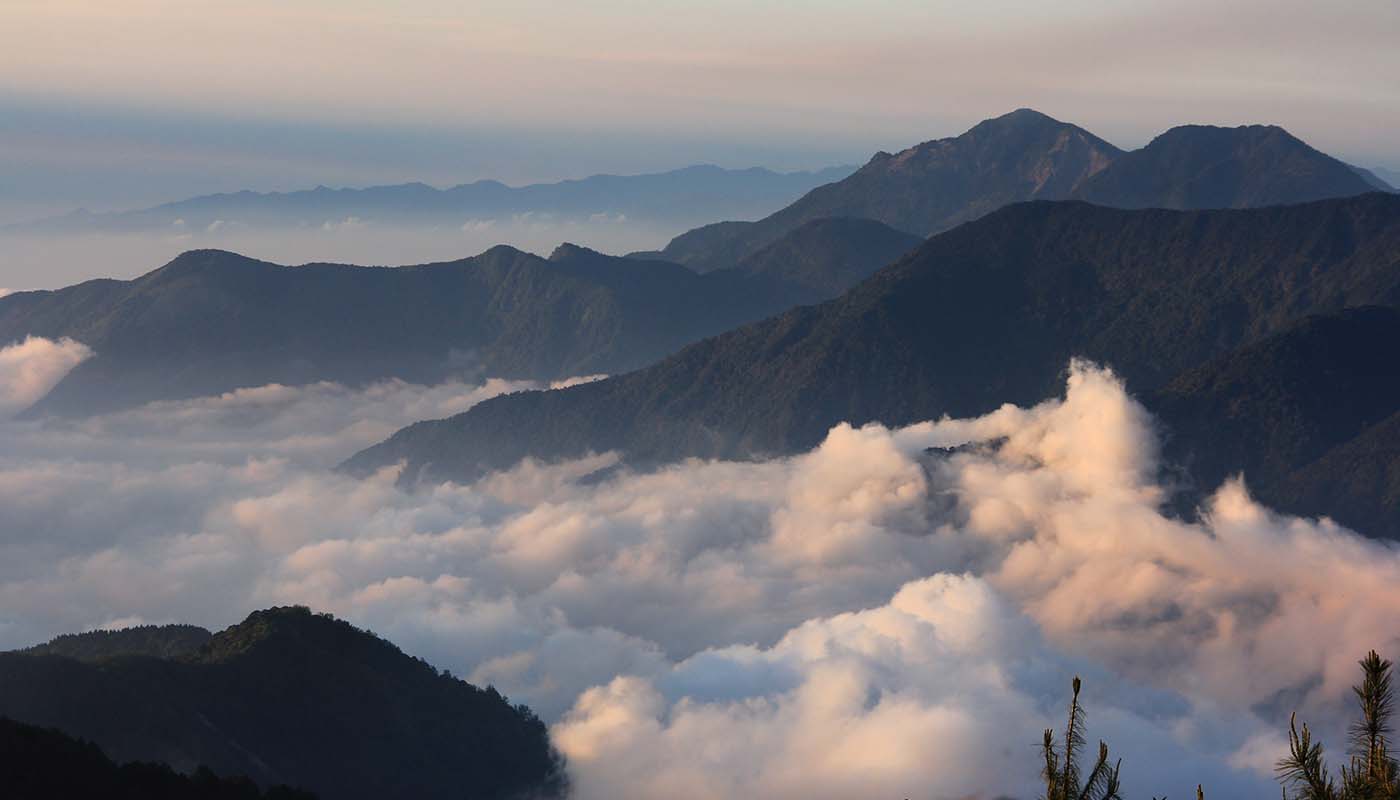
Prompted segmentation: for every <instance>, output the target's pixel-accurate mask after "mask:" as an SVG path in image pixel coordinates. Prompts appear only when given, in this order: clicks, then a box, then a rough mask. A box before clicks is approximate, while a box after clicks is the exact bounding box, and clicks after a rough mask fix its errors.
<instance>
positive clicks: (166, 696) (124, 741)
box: [0, 608, 565, 800]
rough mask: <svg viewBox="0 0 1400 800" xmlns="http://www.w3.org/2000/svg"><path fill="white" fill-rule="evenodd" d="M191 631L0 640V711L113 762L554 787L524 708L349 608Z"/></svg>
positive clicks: (488, 791)
mask: <svg viewBox="0 0 1400 800" xmlns="http://www.w3.org/2000/svg"><path fill="white" fill-rule="evenodd" d="M190 633H191V632H190V630H189V626H174V627H171V628H163V627H162V628H145V629H140V630H138V632H137V633H136V634H133V635H123V634H121V633H118V634H104V633H95V634H81V635H79V636H76V637H65V638H64V639H62V640H59V642H57V643H54V644H51V645H50V646H48V647H40V648H35V649H32V650H29V651H18V652H10V653H0V716H3V717H9V718H10V719H12V720H15V721H17V722H20V723H24V724H26V725H36V726H43V727H51V728H56V729H58V730H61V731H63V732H64V733H66V734H68V735H70V736H76V737H80V738H83V739H86V740H90V741H91V742H93V743H95V744H96V745H98V746H99V747H101V748H102V750H103V751H105V753H106V754H107V755H108V756H110V757H111V758H112V759H114V760H116V761H146V762H162V763H165V764H169V765H171V766H173V767H174V768H176V769H178V770H181V771H184V772H189V771H192V770H194V769H195V768H196V767H198V766H200V765H203V766H206V767H208V768H210V769H212V770H213V771H214V772H216V773H218V774H220V775H246V776H248V777H250V778H252V779H253V780H255V781H257V783H258V784H260V785H263V786H268V785H274V784H286V785H290V786H298V787H301V788H304V789H307V790H310V791H313V792H315V793H316V794H318V795H319V796H320V797H322V798H327V800H329V799H331V798H385V797H419V798H449V797H450V798H461V797H479V798H513V797H522V796H530V797H551V796H557V795H559V794H560V793H562V792H563V790H564V789H565V778H564V773H563V766H562V761H561V758H560V756H559V755H558V754H557V753H556V752H555V751H554V750H553V748H552V747H551V746H550V744H549V739H548V735H547V733H546V730H545V726H544V724H543V723H542V722H540V720H539V719H537V718H536V717H535V716H534V715H533V714H532V713H530V711H529V710H528V709H526V708H524V707H523V706H513V705H511V704H510V703H509V702H508V701H507V700H506V699H505V698H504V697H502V696H501V695H500V694H498V693H497V692H496V691H495V690H494V689H489V688H488V689H480V688H477V687H475V686H472V685H470V684H467V683H465V682H463V681H461V680H458V679H456V678H453V677H451V676H450V675H448V674H446V673H440V672H438V671H437V670H436V669H434V668H433V667H431V666H430V665H428V664H426V663H425V662H423V661H420V660H418V659H415V658H412V657H410V656H408V655H405V654H404V653H403V652H401V651H400V650H399V649H398V648H396V647H394V646H393V645H392V644H390V643H388V642H386V641H384V640H382V639H380V638H378V637H376V636H374V635H373V634H371V633H368V632H365V631H361V630H358V629H356V628H354V627H352V626H351V625H349V624H348V623H345V622H341V621H338V620H335V619H332V618H330V617H328V616H325V615H320V614H313V613H311V612H310V611H308V610H306V609H304V608H274V609H269V610H266V611H259V612H255V613H253V614H251V615H250V616H249V617H248V618H247V619H246V620H245V621H243V622H242V623H240V624H238V625H234V626H233V627H230V628H228V629H227V630H224V631H222V632H219V633H217V634H207V635H206V636H204V637H191V635H190ZM206 633H207V632H206ZM195 639H202V641H201V642H198V643H196V641H195ZM0 733H3V729H0Z"/></svg>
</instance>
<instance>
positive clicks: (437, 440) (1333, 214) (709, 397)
mask: <svg viewBox="0 0 1400 800" xmlns="http://www.w3.org/2000/svg"><path fill="white" fill-rule="evenodd" d="M1364 304H1381V305H1396V304H1400V197H1397V196H1394V195H1385V194H1369V195H1363V196H1358V197H1352V198H1346V199H1340V200H1326V201H1319V202H1315V203H1308V204H1303V205H1296V206H1285V207H1273V208H1264V209H1254V210H1239V211H1235V210H1216V211H1191V212H1182V211H1166V210H1145V211H1124V210H1116V209H1109V208H1103V207H1098V206H1090V205H1087V204H1082V203H1026V204H1020V205H1016V206H1011V207H1009V208H1006V209H1003V210H1001V211H999V212H996V213H994V214H991V215H989V216H987V217H985V218H983V219H981V220H978V221H977V222H974V223H970V224H967V225H964V226H962V227H960V228H957V229H954V230H952V231H949V232H947V233H944V234H941V235H939V236H936V237H934V238H933V239H931V240H929V241H928V243H926V244H925V245H924V246H923V247H921V248H920V249H919V250H917V251H915V252H914V253H913V254H911V255H909V256H907V257H905V258H904V259H902V260H901V261H899V262H897V263H895V264H893V265H891V266H890V267H887V268H885V269H884V270H881V271H880V272H878V273H877V274H876V275H875V276H874V277H872V278H871V279H869V280H867V281H866V282H864V283H862V284H861V285H859V286H857V287H856V288H855V289H853V290H851V291H849V292H847V293H846V294H845V295H843V296H841V297H840V298H838V299H836V300H833V301H831V302H828V303H825V304H823V305H820V306H814V307H807V308H799V309H796V310H793V311H790V312H788V313H785V314H783V315H780V316H778V317H774V318H772V319H769V320H765V321H763V322H761V323H757V324H754V325H750V326H747V327H744V328H741V329H739V330H737V331H733V332H731V333H727V334H724V335H721V336H718V337H715V338H713V339H709V340H706V341H704V342H701V343H698V344H695V345H692V346H691V347H688V348H686V349H685V350H683V351H681V352H680V353H678V354H676V355H674V356H672V357H670V358H667V359H665V360H663V361H662V362H660V363H658V364H656V365H655V366H652V367H649V368H647V369H644V370H640V371H638V372H634V373H631V374H628V375H622V376H618V377H615V378H612V379H609V380H606V381H600V382H598V383H594V384H590V385H587V386H579V387H575V388H572V389H568V390H565V391H557V392H531V393H521V394H516V395H510V396H506V397H500V398H496V399H493V400H490V401H487V402H485V403H482V404H481V405H479V406H477V407H475V408H473V409H471V410H470V411H468V412H466V413H464V414H460V415H458V416H456V417H452V418H450V419H447V420H441V421H435V422H424V423H419V424H417V425H413V426H410V427H408V428H405V429H404V430H402V431H400V432H399V433H398V434H396V435H395V436H393V437H392V438H390V439H389V440H387V441H386V442H384V443H381V444H379V445H376V446H375V447H373V448H370V449H368V450H366V451H363V452H361V453H360V454H358V455H357V456H355V457H354V458H352V459H351V460H350V461H348V462H347V464H346V468H347V469H349V470H350V471H352V472H356V473H363V472H367V471H369V470H372V469H373V468H376V467H379V466H383V465H386V464H392V463H395V462H398V461H403V462H406V464H407V469H406V471H405V473H404V480H405V481H406V482H413V481H417V480H427V481H434V480H439V479H456V480H465V479H471V478H474V477H476V476H478V475H480V474H481V473H482V472H483V471H485V470H489V469H495V468H501V467H506V466H509V465H511V464H514V463H515V462H517V461H518V460H519V459H520V458H522V457H525V456H534V457H539V458H544V459H554V458H568V457H575V456H580V455H583V454H585V453H588V452H601V451H606V450H619V451H622V452H623V453H625V454H626V455H627V456H628V457H629V458H630V459H631V460H633V461H634V462H635V463H639V464H645V463H653V462H659V461H667V460H672V459H676V458H681V457H686V456H701V457H729V458H747V457H755V456H764V455H770V454H781V453H791V452H796V451H800V450H803V449H807V448H810V447H812V446H814V445H815V444H817V443H818V442H820V441H821V439H822V438H823V437H824V436H825V434H826V432H827V430H828V429H829V428H830V427H831V426H832V425H834V424H836V423H837V422H841V421H848V422H851V423H853V424H861V423H864V422H869V421H880V422H884V423H886V424H890V425H901V424H906V423H910V422H914V421H917V420H923V419H933V418H937V417H939V416H941V415H943V414H951V415H954V416H969V415H974V414H980V413H983V412H986V411H989V410H991V409H993V408H995V407H997V406H998V405H1000V404H1002V403H1005V402H1014V403H1019V404H1027V403H1034V402H1037V401H1039V400H1041V399H1043V398H1045V397H1049V396H1052V395H1054V394H1056V393H1058V392H1059V391H1060V390H1061V381H1062V380H1063V374H1064V370H1065V366H1066V364H1067V363H1068V361H1069V360H1070V359H1071V358H1072V357H1076V356H1083V357H1088V358H1091V359H1094V360H1097V361H1100V362H1103V363H1106V364H1109V365H1111V366H1113V368H1114V369H1115V370H1117V371H1118V373H1119V374H1120V375H1122V376H1124V377H1125V378H1126V380H1127V382H1128V385H1129V387H1130V389H1131V390H1132V391H1134V392H1135V393H1139V394H1141V393H1147V392H1152V391H1154V390H1156V389H1159V388H1161V387H1164V386H1166V385H1167V384H1168V383H1170V382H1171V380H1172V379H1173V378H1175V377H1176V376H1177V375H1178V374H1179V373H1181V372H1183V371H1185V370H1188V369H1191V368H1194V367H1197V366H1199V365H1202V364H1204V363H1206V362H1207V361H1209V360H1211V359H1213V358H1217V357H1220V356H1222V355H1224V354H1226V353H1229V352H1230V351H1231V350H1233V349H1235V348H1237V347H1239V346H1241V345H1245V344H1248V343H1251V342H1256V341H1259V340H1261V339H1263V338H1265V337H1267V336H1269V335H1271V334H1274V333H1277V332H1280V331H1282V330H1284V329H1286V328H1287V327H1288V326H1289V325H1291V324H1292V323H1294V322H1295V321H1296V320H1298V319H1299V318H1301V317H1303V316H1306V315H1309V314H1315V313H1321V312H1328V311H1336V310H1339V309H1342V308H1345V307H1348V306H1355V305H1364ZM1395 345H1396V343H1395V342H1385V343H1384V344H1383V345H1382V346H1383V347H1385V348H1388V349H1385V350H1384V351H1380V352H1379V354H1378V355H1377V356H1376V357H1382V356H1388V357H1391V358H1394V356H1395V351H1394V347H1395ZM1372 352H1378V351H1372Z"/></svg>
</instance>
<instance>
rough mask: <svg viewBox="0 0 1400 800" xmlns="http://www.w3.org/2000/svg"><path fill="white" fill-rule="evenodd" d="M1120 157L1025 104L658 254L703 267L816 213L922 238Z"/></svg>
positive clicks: (1064, 189) (685, 237) (1069, 187)
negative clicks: (870, 221) (757, 217)
mask: <svg viewBox="0 0 1400 800" xmlns="http://www.w3.org/2000/svg"><path fill="white" fill-rule="evenodd" d="M1120 154H1121V151H1120V150H1119V149H1118V148H1116V147H1114V146H1113V145H1111V144H1109V143H1108V142H1105V141H1103V140H1102V139H1100V138H1098V137H1097V136H1094V135H1093V134H1091V133H1089V132H1088V131H1085V130H1084V129H1082V128H1079V127H1077V126H1074V125H1070V124H1068V123H1064V122H1060V121H1058V120H1055V119H1051V118H1050V117H1048V116H1046V115H1044V114H1041V113H1039V112H1037V111H1032V110H1031V109H1027V108H1023V109H1019V110H1017V111H1013V112H1011V113H1009V114H1005V115H1003V116H1000V117H997V118H995V119H989V120H985V121H983V122H981V123H978V124H977V125H976V126H974V127H973V128H972V129H971V130H969V131H967V132H966V133H964V134H962V135H961V136H956V137H953V138H948V139H937V140H934V141H930V142H924V143H923V144H918V145H915V146H913V147H911V148H909V149H907V150H904V151H901V152H899V153H896V154H894V155H890V154H889V153H877V154H876V155H875V157H874V158H872V159H871V160H870V162H869V163H867V164H866V165H865V166H863V167H861V168H860V169H858V170H856V172H855V173H853V174H852V175H850V176H849V177H847V178H845V179H843V180H840V181H837V182H836V183H832V184H828V185H826V186H821V187H818V188H816V189H813V190H812V191H810V192H808V193H807V194H806V195H804V196H803V197H802V198H801V199H799V200H797V201H796V202H794V203H793V204H791V205H789V206H788V207H786V208H784V209H782V210H781V211H778V212H775V213H773V214H771V215H769V216H767V217H765V218H763V219H761V220H759V221H757V222H753V223H735V222H721V223H716V224H714V225H707V226H704V227H701V228H697V229H696V230H693V231H690V232H688V233H685V234H682V235H681V236H678V237H676V238H675V239H674V240H672V242H671V243H670V244H669V245H667V246H666V248H665V250H663V251H662V257H663V258H666V259H668V260H671V261H676V262H678V263H681V264H686V265H688V266H691V267H694V268H696V269H699V270H701V271H704V270H708V269H718V268H722V267H725V266H729V265H732V264H735V263H737V262H739V261H740V260H742V259H743V258H745V257H747V256H748V255H750V254H752V253H754V252H756V251H758V250H759V249H761V248H763V247H765V246H766V245H768V244H770V243H772V242H774V241H776V240H777V239H778V238H779V237H781V236H783V235H784V234H786V233H787V232H789V231H791V230H793V229H795V228H797V227H798V226H800V225H802V224H803V223H806V222H810V221H812V220H815V219H820V218H823V217H859V218H864V219H873V220H878V221H879V222H883V223H885V224H886V225H889V226H891V227H893V228H896V229H899V230H902V231H906V232H908V233H911V234H915V235H918V236H927V235H929V234H931V233H938V232H940V231H944V230H947V229H949V228H952V227H954V226H955V225H958V224H960V223H963V222H966V221H968V220H970V219H975V218H977V217H979V216H982V215H983V214H986V213H988V212H991V211H994V210H996V209H997V208H1000V207H1002V206H1004V205H1008V204H1010V203H1015V202H1018V201H1022V200H1034V199H1043V200H1059V199H1064V198H1067V197H1069V196H1070V195H1071V193H1072V192H1073V191H1074V189H1075V188H1076V187H1077V186H1078V185H1079V184H1080V183H1081V182H1083V181H1084V180H1085V179H1086V178H1088V177H1089V176H1090V175H1093V174H1094V173H1095V172H1097V171H1099V170H1101V169H1103V168H1104V167H1106V166H1108V164H1109V163H1111V162H1112V161H1113V160H1114V159H1116V158H1117V157H1118V156H1119V155H1120Z"/></svg>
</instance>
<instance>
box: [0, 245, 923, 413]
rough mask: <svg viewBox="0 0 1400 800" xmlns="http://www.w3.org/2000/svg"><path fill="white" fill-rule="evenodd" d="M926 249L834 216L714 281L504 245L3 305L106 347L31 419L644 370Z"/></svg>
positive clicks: (240, 271)
mask: <svg viewBox="0 0 1400 800" xmlns="http://www.w3.org/2000/svg"><path fill="white" fill-rule="evenodd" d="M838 240H839V242H838ZM918 243H919V240H918V239H917V238H916V237H912V236H909V235H907V234H901V233H898V232H896V231H892V230H889V229H886V228H885V227H884V226H882V225H879V224H878V223H873V222H858V221H852V222H839V221H833V222H828V223H821V224H815V225H812V226H808V227H805V228H802V229H799V230H796V231H794V232H793V233H792V235H790V236H788V237H785V238H784V240H783V241H782V242H778V243H775V244H774V246H773V248H771V252H769V253H757V254H755V255H754V256H753V257H752V258H750V259H748V260H746V261H745V262H744V263H743V264H741V265H738V266H736V267H734V268H732V269H728V270H719V271H715V272H712V273H709V274H707V275H703V276H702V275H698V274H696V273H694V272H692V271H690V270H689V269H687V268H685V267H682V266H679V265H676V264H670V263H665V262H649V261H641V260H638V259H629V258H620V257H614V256H606V255H603V254H601V253H597V252H594V251H592V250H588V249H586V248H582V247H576V246H573V245H563V246H561V247H559V248H558V249H556V250H555V252H554V253H553V254H552V255H551V256H550V257H549V258H548V259H545V258H540V257H538V256H535V255H532V254H529V253H525V252H522V251H520V250H516V249H514V248H510V247H505V246H498V247H495V248H493V249H491V250H489V251H487V252H485V253H482V254H481V255H479V256H475V257H473V258H467V259H462V260H460V261H454V262H447V263H440V264H425V265H420V266H413V267H397V268H392V269H390V268H370V267H355V266H348V265H339V264H308V265H304V266H299V267H285V266H280V265H277V264H271V263H268V262H264V261H258V260H255V259H250V258H246V257H243V256H239V255H237V254H234V253H229V252H223V251H217V250H201V251H190V252H187V253H185V254H183V255H181V256H179V257H178V258H176V259H175V260H174V261H171V262H170V263H169V264H166V265H165V266H163V267H161V268H160V269H157V270H155V271H153V272H150V273H148V274H146V275H143V276H142V277H140V278H137V279H135V280H131V281H116V280H95V281H89V282H86V283H82V284H78V285H76V286H70V287H67V288H65V289H60V290H55V291H37V292H20V293H16V294H12V295H8V296H5V297H3V298H0V345H3V344H7V343H10V342H14V341H19V340H22V339H23V338H25V337H26V336H31V335H33V336H44V337H48V338H50V339H58V338H61V337H69V338H72V339H75V340H78V341H81V342H83V343H84V344H86V345H87V346H88V347H90V348H92V350H93V351H94V352H95V353H96V355H95V356H94V357H93V358H91V359H89V360H88V361H86V362H84V363H82V364H80V365H78V367H77V368H76V369H74V370H73V371H72V372H71V373H69V374H68V375H67V376H66V377H65V378H64V379H63V381H62V382H60V383H59V384H58V385H57V386H56V387H54V389H53V390H52V391H51V392H50V393H49V394H48V395H47V396H46V397H45V398H43V399H42V400H41V401H40V403H39V405H38V406H37V407H36V408H35V409H34V412H35V413H56V414H90V413H95V412H101V411H111V410H115V409H120V408H126V407H130V406H134V405H139V404H141V403H145V402H148V401H151V400H168V399H178V398H186V397H193V396H199V395H209V394H218V393H221V392H225V391H229V390H231V389H234V388H238V387H243V386H259V385H263V384H267V383H283V384H303V383H310V382H315V381H321V380H331V381H338V382H342V383H346V384H352V385H357V384H363V383H366V382H370V381H374V380H378V379H385V378H401V379H404V380H409V381H416V382H423V383H434V382H438V381H441V380H443V379H445V378H449V377H461V378H467V379H473V378H479V377H482V376H492V377H507V378H527V379H537V380H546V381H547V380H555V379H562V378H567V377H570V376H580V375H589V374H596V373H613V372H621V371H626V370H629V369H635V368H637V367H641V366H644V365H646V364H648V363H651V362H653V361H655V360H656V359H658V358H660V357H662V356H664V355H667V354H669V353H671V352H673V351H675V350H676V349H678V348H679V347H681V346H682V345H684V344H687V343H689V342H692V341H695V340H697V339H700V338H703V337H704V336H708V335H712V334H715V333H719V332H721V331H724V330H727V329H729V328H732V327H734V326H736V325H739V324H741V323H744V322H749V321H753V320H756V319H760V318H762V317H765V316H768V315H770V314H773V313H777V312H779V311H782V310H784V309H786V308H789V307H791V306H793V305H796V304H798V303H804V302H815V301H818V300H824V299H827V298H829V297H832V296H835V295H836V294H839V293H840V292H841V291H842V290H844V289H845V288H846V287H847V286H849V285H851V284H853V283H855V282H857V281H858V280H859V279H861V278H863V277H865V276H866V275H869V274H870V273H872V272H874V271H875V270H876V269H878V268H879V267H881V266H883V265H884V264H885V263H887V262H888V261H889V260H891V259H893V258H894V257H896V256H898V255H900V254H901V253H903V252H905V251H907V250H909V249H912V248H913V247H914V246H915V245H917V244H918Z"/></svg>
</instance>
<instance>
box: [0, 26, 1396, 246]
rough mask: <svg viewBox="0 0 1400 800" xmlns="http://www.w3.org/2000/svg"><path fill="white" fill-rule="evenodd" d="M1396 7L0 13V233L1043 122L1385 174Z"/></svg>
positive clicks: (739, 159) (789, 152)
mask: <svg viewBox="0 0 1400 800" xmlns="http://www.w3.org/2000/svg"><path fill="white" fill-rule="evenodd" d="M1397 42H1400V3H1396V2H1394V0H1356V1H1354V2H1333V3H1325V4H1324V3H1317V2H1297V1H1296V0H1270V1H1269V2H1261V1H1260V0H1238V1H1237V2H1230V3H1224V2H1218V1H1213V2H1204V1H1203V0H1177V2H1171V3H1166V2H1142V1H1141V0H1139V1H1138V2H1105V1H1101V0H1061V2H1055V3H1046V2H1017V3H1005V2H1003V3H997V2H951V1H949V0H932V1H925V2H909V1H908V0H877V1H875V2H870V1H869V0H867V2H860V3H855V2H834V0H807V2H796V1H795V0H789V1H787V2H782V1H780V0H766V1H764V0H745V1H744V2H739V1H738V0H710V1H709V2H689V1H683V0H660V1H658V0H649V1H648V2H628V1H626V0H606V2H579V1H578V0H575V1H574V2H545V1H544V0H512V2H495V1H494V0H492V1H489V2H446V1H445V0H399V2H370V0H245V1H244V2H216V1H215V0H83V1H76V0H3V2H0V221H7V220H12V219H16V218H19V217H22V216H25V215H33V214H37V213H48V212H50V211H55V210H65V209H68V208H72V207H76V206H80V205H85V206H89V207H93V208H114V207H123V206H129V205H141V204H146V203H149V202H155V201H158V200H162V199H168V198H173V197H179V196H183V195H188V194H194V193H199V192H206V191H217V190H225V189H235V188H243V187H248V188H256V189H286V188H295V187H300V186H308V185H314V184H316V183H328V184H353V185H360V184H366V183H378V182H392V181H400V180H424V181H427V182H430V183H436V184H448V183H454V182H459V181H463V180H470V179H473V178H477V177H498V178H503V179H505V180H508V181H514V182H519V181H527V180H539V179H549V178H557V177H565V176H577V175H582V174H587V173H591V172H597V171H619V172H636V171H644V170H652V169H661V168H667V167H672V166H679V165H683V164H686V163H693V162H698V161H712V162H717V163H721V164H724V165H726V166H747V165H752V164H765V165H769V166H773V167H778V168H796V167H814V166H821V165H824V164H829V163H835V162H840V161H851V160H863V159H864V157H866V156H867V155H868V154H869V153H870V152H871V151H873V150H875V149H880V148H884V149H893V148H897V147H901V146H905V145H908V144H912V143H914V142H916V141H920V140H924V139H929V138H934V137H937V136H945V135H951V134H955V133H958V132H960V131H961V130H963V129H964V128H966V127H967V126H969V125H970V124H972V123H974V122H976V121H977V120H979V119H981V118H984V117H987V116H993V115H996V114H999V113H1002V112H1004V111H1007V110H1009V109H1011V108H1015V107H1018V106H1032V107H1035V108H1038V109H1040V110H1042V111H1045V112H1046V113H1049V114H1051V115H1053V116H1057V117H1059V118H1061V119H1066V120H1069V121H1073V122H1077V123H1079V124H1082V125H1084V126H1085V127H1088V128H1090V129H1091V130H1093V131H1095V132H1097V133H1099V134H1100V135H1103V136H1105V137H1107V138H1109V139H1110V140H1112V141H1114V142H1115V143H1118V144H1120V145H1124V146H1136V145H1139V144H1141V143H1142V142H1143V141H1145V140H1146V139H1147V138H1148V137H1149V136H1151V135H1152V134H1153V133H1156V132H1158V131H1160V130H1162V129H1163V128H1165V127H1168V126H1170V125H1172V124H1176V123H1182V122H1213V123H1219V124H1241V123H1246V122H1273V123H1279V124H1282V125H1284V126H1286V127H1288V128H1289V129H1290V130H1292V131H1294V132H1295V133H1297V134H1298V135H1300V136H1302V137H1303V138H1305V139H1307V140H1308V141H1310V142H1312V143H1313V144H1315V145H1317V146H1319V147H1321V148H1323V149H1325V150H1328V151H1329V152H1333V153H1334V154H1337V155H1339V156H1341V157H1343V158H1347V159H1350V160H1352V161H1354V162H1357V163H1360V164H1362V165H1368V166H1369V165H1380V166H1392V167H1400V144H1397V140H1400V136H1397V135H1396V131H1398V130H1400V80H1397V76H1400V47H1397V46H1396V43H1397Z"/></svg>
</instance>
